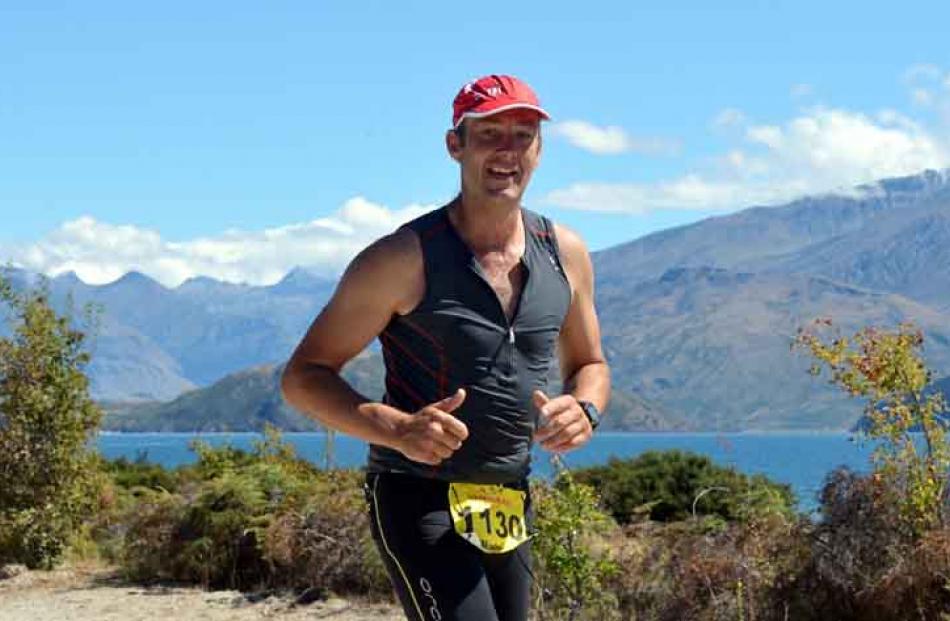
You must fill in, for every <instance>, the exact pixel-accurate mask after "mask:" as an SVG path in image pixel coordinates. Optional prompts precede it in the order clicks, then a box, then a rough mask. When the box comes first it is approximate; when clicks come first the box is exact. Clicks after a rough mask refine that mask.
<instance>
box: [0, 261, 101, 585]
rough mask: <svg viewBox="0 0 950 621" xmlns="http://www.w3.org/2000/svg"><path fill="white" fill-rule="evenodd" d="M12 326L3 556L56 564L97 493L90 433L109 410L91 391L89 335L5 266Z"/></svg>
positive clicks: (1, 466)
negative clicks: (16, 284) (12, 278)
mask: <svg viewBox="0 0 950 621" xmlns="http://www.w3.org/2000/svg"><path fill="white" fill-rule="evenodd" d="M0 300H2V301H3V302H4V303H5V305H6V307H7V308H8V310H9V311H10V315H11V316H10V321H9V323H10V328H11V335H10V336H8V337H2V338H0V562H3V561H15V562H21V563H25V564H26V565H28V566H30V567H49V566H51V565H52V564H54V563H55V562H56V561H57V560H58V559H59V558H60V557H61V556H62V553H63V551H64V550H65V548H66V546H67V544H68V541H69V539H70V537H71V536H72V535H73V533H74V532H75V530H76V528H77V527H78V526H79V523H80V521H81V519H82V518H83V517H84V516H86V515H87V514H88V512H89V510H90V508H91V507H92V506H93V503H94V502H95V501H96V499H97V495H96V494H95V493H94V490H95V489H96V487H97V485H98V478H97V474H96V473H97V469H96V467H95V465H94V461H93V460H94V457H93V454H92V453H91V452H90V451H89V450H88V448H87V443H88V441H89V438H90V434H92V433H93V432H94V431H95V430H96V429H97V428H98V425H99V422H100V420H101V417H102V413H101V411H100V410H99V408H98V407H97V406H96V405H95V403H93V401H92V400H91V399H90V397H89V382H88V380H87V378H86V376H85V374H84V367H85V366H86V364H87V363H88V362H89V355H88V353H86V351H85V350H84V348H83V342H84V335H83V333H82V332H80V331H79V330H77V329H74V328H73V327H72V325H71V323H70V320H69V318H68V317H65V316H62V315H59V314H57V312H56V311H55V310H54V309H53V308H52V306H51V304H50V301H49V295H48V291H47V289H46V288H45V287H42V286H41V287H38V288H35V289H31V290H27V291H16V290H14V288H13V287H12V286H11V284H10V283H9V282H8V281H7V280H6V279H4V278H3V277H2V276H0Z"/></svg>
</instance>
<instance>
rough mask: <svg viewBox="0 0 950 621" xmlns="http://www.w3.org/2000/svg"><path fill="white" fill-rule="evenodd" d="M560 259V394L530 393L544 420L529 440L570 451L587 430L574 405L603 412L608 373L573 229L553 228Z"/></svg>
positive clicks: (586, 266)
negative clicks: (566, 288) (564, 298)
mask: <svg viewBox="0 0 950 621" xmlns="http://www.w3.org/2000/svg"><path fill="white" fill-rule="evenodd" d="M555 230H556V232H557V237H558V244H559V246H560V250H561V261H562V263H563V264H564V270H565V272H567V278H568V281H569V282H570V284H571V306H570V308H569V309H568V312H567V316H566V317H565V319H564V324H563V326H562V327H561V335H560V340H559V343H558V346H559V352H560V357H561V376H562V377H563V378H564V394H563V395H561V396H559V397H555V398H553V399H549V398H548V397H547V396H546V395H544V394H543V393H541V392H540V391H537V392H535V405H537V406H538V408H539V409H540V411H541V415H542V416H543V417H544V418H545V419H546V424H545V425H544V426H542V427H541V428H540V429H539V430H538V433H537V434H536V435H535V439H536V440H537V441H538V442H540V443H541V445H542V446H543V447H544V448H546V449H548V450H551V451H555V452H564V451H569V450H571V449H575V448H577V447H579V446H581V445H583V444H584V443H586V442H587V441H588V440H590V438H591V434H592V432H593V429H592V428H591V425H590V421H589V420H588V419H587V415H586V414H584V411H583V410H582V409H581V407H580V405H579V404H578V401H590V402H591V403H593V404H594V405H595V406H597V409H598V410H600V411H603V410H604V409H605V408H606V407H607V401H608V400H609V398H610V369H609V367H608V366H607V360H606V358H605V357H604V352H603V349H602V347H601V344H600V324H599V323H598V321H597V313H596V311H595V310H594V268H593V265H592V264H591V260H590V253H589V252H588V251H587V248H586V247H585V246H584V242H583V241H582V240H581V239H580V237H578V236H577V235H576V234H575V233H574V232H573V231H570V230H569V229H566V228H564V227H562V226H559V225H558V226H556V229H555Z"/></svg>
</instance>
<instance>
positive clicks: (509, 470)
mask: <svg viewBox="0 0 950 621" xmlns="http://www.w3.org/2000/svg"><path fill="white" fill-rule="evenodd" d="M548 118H549V117H548V114H547V112H545V111H544V109H543V108H542V107H541V105H540V103H539V101H538V99H537V97H536V96H535V94H534V92H533V91H532V90H531V88H530V87H528V85H527V84H525V83H524V82H522V81H520V80H518V79H517V78H514V77H511V76H504V75H491V76H486V77H483V78H480V79H478V80H475V81H473V82H470V83H468V84H466V85H465V86H464V87H463V88H462V90H461V91H459V93H458V95H457V96H456V98H455V101H454V104H453V116H452V128H451V129H450V130H449V131H448V132H447V133H446V137H445V142H446V147H447V149H448V153H449V155H450V156H451V157H452V159H454V160H455V161H456V162H458V164H459V169H460V173H461V175H460V176H461V192H460V193H459V195H458V196H457V197H456V198H455V199H454V200H452V201H451V202H450V203H448V204H447V205H444V206H443V207H441V208H439V209H436V210H434V211H432V212H430V213H428V214H425V215H423V216H421V217H420V218H418V219H416V220H414V221H412V222H410V223H408V224H406V225H404V226H403V227H401V228H400V229H399V230H397V231H396V232H394V233H392V234H391V235H388V236H386V237H384V238H382V239H380V240H378V241H376V242H375V243H373V244H372V245H370V246H369V247H368V248H366V249H365V250H364V251H363V252H361V253H360V254H359V255H358V256H357V257H356V258H355V259H354V260H353V262H352V263H351V264H350V265H349V267H348V268H347V270H346V272H345V274H344V275H343V278H342V279H341V281H340V283H339V285H338V287H337V290H336V292H335V293H334V295H333V297H332V298H331V300H330V301H329V303H328V304H327V306H326V307H325V308H324V309H323V311H322V312H321V313H320V314H319V316H318V317H317V318H316V320H315V321H314V322H313V325H311V326H310V329H309V331H308V332H307V334H306V335H305V336H304V338H303V340H302V341H301V343H300V345H299V346H298V347H297V349H296V351H295V352H294V354H293V356H292V357H291V359H290V362H289V363H288V364H287V368H286V371H285V372H284V376H283V381H282V388H283V391H284V395H285V396H286V398H287V400H288V401H289V402H290V403H291V404H293V405H294V406H295V407H296V408H298V409H300V410H302V411H303V412H306V413H307V414H309V415H311V416H313V417H314V418H316V419H318V420H319V421H320V422H321V423H323V424H324V425H326V426H327V427H329V428H332V429H336V430H339V431H342V432H343V433H347V434H349V435H352V436H356V437H358V438H362V439H363V440H366V441H367V442H369V443H370V453H369V464H368V468H367V485H366V489H367V499H368V501H369V505H370V506H369V509H370V518H371V525H372V531H373V537H374V539H375V541H376V543H377V546H378V548H379V550H380V554H381V555H382V557H383V560H384V562H385V563H386V567H387V569H388V571H389V575H390V578H391V579H392V582H393V586H394V587H395V590H396V592H397V593H398V595H399V598H400V601H401V603H402V606H403V608H404V609H405V612H406V615H407V617H408V618H409V619H413V620H417V619H418V620H420V621H423V620H435V621H439V620H449V619H458V620H463V621H493V620H496V619H497V620H499V621H506V620H512V621H514V620H517V621H523V620H524V619H526V618H527V615H528V608H529V600H530V586H531V570H530V562H531V556H530V540H529V536H528V534H529V532H528V530H529V524H530V520H531V508H530V498H529V496H528V483H527V476H528V473H529V470H530V450H531V446H532V443H533V441H537V442H539V443H540V444H541V446H542V447H544V448H545V449H547V450H549V451H552V452H555V453H562V452H565V451H569V450H572V449H575V448H577V447H579V446H581V445H583V444H584V443H586V442H587V441H588V440H590V438H591V434H592V433H593V429H594V427H596V426H597V424H598V422H599V418H600V415H599V412H600V411H601V410H603V409H604V407H605V406H606V404H607V399H608V395H609V392H610V374H609V369H608V367H607V363H606V361H605V359H604V355H603V352H602V350H601V345H600V329H599V326H598V323H597V316H596V313H595V311H594V302H593V270H592V267H591V261H590V256H589V254H588V252H587V249H586V248H585V246H584V244H583V242H582V241H581V240H580V238H578V236H577V235H575V234H574V233H573V232H571V231H569V230H567V229H566V228H564V227H562V226H560V225H556V224H553V223H552V222H551V221H550V220H548V219H547V218H545V217H542V216H540V215H538V214H536V213H534V212H532V211H529V210H527V209H524V208H522V207H521V197H522V195H523V194H524V191H525V188H527V186H528V182H529V181H530V180H531V175H532V173H533V172H534V169H535V168H536V167H537V165H538V162H539V160H540V156H541V121H542V120H547V119H548ZM374 338H379V340H380V343H381V345H382V349H383V359H384V361H385V365H386V392H385V395H383V397H382V401H381V402H377V401H373V400H371V399H368V398H367V397H365V396H363V395H360V394H358V393H357V392H355V391H354V390H353V389H352V388H351V387H350V386H349V385H348V384H347V383H346V382H345V381H343V380H342V379H341V378H340V375H339V372H340V369H341V368H342V367H343V365H344V364H346V362H347V361H349V360H350V359H351V358H353V357H354V356H356V355H357V354H358V353H359V352H360V351H362V350H363V349H364V348H365V347H366V346H367V345H368V344H369V343H370V342H371V341H372V340H373V339H374ZM556 353H557V356H556V355H555V354H556ZM555 357H559V359H560V369H561V375H562V377H563V380H564V384H563V391H562V393H561V394H559V395H550V396H549V394H548V389H547V381H546V378H547V375H548V371H549V369H550V366H551V364H552V363H553V361H554V358H555Z"/></svg>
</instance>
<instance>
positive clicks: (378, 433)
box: [281, 229, 468, 464]
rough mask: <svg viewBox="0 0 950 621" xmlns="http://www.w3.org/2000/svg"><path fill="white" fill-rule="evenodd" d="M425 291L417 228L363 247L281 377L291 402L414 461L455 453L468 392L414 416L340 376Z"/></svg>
mask: <svg viewBox="0 0 950 621" xmlns="http://www.w3.org/2000/svg"><path fill="white" fill-rule="evenodd" d="M424 289H425V277H424V274H423V270H422V253H421V249H420V248H419V242H418V239H417V238H416V236H415V234H414V233H412V232H411V231H408V230H405V229H402V230H399V231H397V232H396V233H393V234H392V235H389V236H387V237H384V238H382V239H380V240H379V241H377V242H375V243H374V244H372V245H370V246H369V247H368V248H366V249H365V250H364V251H363V252H361V253H360V254H359V255H358V256H357V257H356V258H355V259H354V260H353V262H352V263H351V264H350V266H349V267H348V268H347V270H346V272H345V273H344V275H343V277H342V279H341V280H340V283H339V285H338V286H337V289H336V291H335V292H334V294H333V297H332V298H331V299H330V301H329V302H328V303H327V305H326V307H324V309H323V310H322V311H321V312H320V314H319V315H318V316H317V318H316V319H315V320H314V322H313V324H311V326H310V328H309V330H308V331H307V334H306V335H305V336H304V338H303V340H302V341H301V342H300V344H299V345H298V346H297V349H296V350H295V351H294V353H293V355H292V356H291V358H290V360H289V361H288V363H287V367H286V368H285V370H284V374H283V377H282V378H281V389H282V391H283V393H284V398H285V399H286V400H287V402H288V403H290V404H291V405H293V406H294V407H295V408H297V409H298V410H300V411H302V412H304V413H305V414H307V415H308V416H311V417H313V418H315V419H317V420H319V421H320V422H321V423H323V424H324V425H326V426H327V427H330V428H332V429H336V430H339V431H342V432H343V433H346V434H348V435H352V436H356V437H358V438H361V439H363V440H366V441H368V442H372V443H374V444H380V445H382V446H387V447H390V448H393V449H395V450H398V451H400V452H402V453H403V454H405V455H406V456H407V457H409V458H410V459H413V460H415V461H420V462H423V463H430V464H437V463H439V462H440V461H442V460H443V459H445V458H447V457H449V456H450V455H451V454H452V453H453V452H454V451H455V450H456V449H458V448H459V446H461V441H462V440H464V439H465V438H466V437H467V435H468V430H467V429H466V427H465V425H464V424H463V423H462V422H461V421H459V420H458V419H457V418H455V417H454V416H452V415H451V412H452V411H453V410H455V409H456V408H457V407H458V406H460V405H461V404H462V402H463V401H464V399H465V391H464V390H459V391H458V392H456V393H455V394H454V395H451V396H449V397H447V398H445V399H443V400H442V401H439V402H437V403H433V404H431V405H428V406H426V407H424V408H422V409H421V410H419V412H416V413H415V414H412V413H407V412H402V411H401V410H398V409H396V408H393V407H390V406H387V405H385V404H382V403H378V402H373V401H370V400H369V399H367V398H366V397H364V396H363V395H360V394H359V393H357V392H356V391H355V390H353V388H352V387H350V385H349V384H347V383H346V382H345V381H344V380H343V379H342V378H341V377H340V374H339V373H340V369H342V368H343V365H344V364H346V363H347V362H348V361H349V360H350V359H352V358H353V357H354V356H356V355H357V354H358V353H359V352H361V351H362V350H363V349H364V348H365V347H366V346H367V345H368V344H369V343H370V341H372V340H373V339H374V338H376V336H378V335H379V333H380V332H382V330H383V329H384V328H385V327H386V324H387V323H389V320H390V319H391V318H392V316H393V314H394V313H405V312H408V311H409V310H411V309H412V308H413V307H414V306H415V305H416V303H417V302H418V300H419V299H421V297H422V295H423V292H424Z"/></svg>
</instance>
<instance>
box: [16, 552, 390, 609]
mask: <svg viewBox="0 0 950 621" xmlns="http://www.w3.org/2000/svg"><path fill="white" fill-rule="evenodd" d="M263 618H272V619H278V620H280V621H298V620H302V619H308V620H313V619H332V620H333V621H397V620H402V619H404V617H403V616H402V614H401V612H400V611H398V610H397V609H396V608H395V607H393V606H391V605H386V604H374V603H363V602H354V601H345V600H342V599H330V600H324V601H317V602H313V603H310V604H306V605H295V603H294V598H293V597H290V596H270V597H264V598H253V597H250V598H249V597H247V596H245V595H244V594H242V593H239V592H237V591H203V590H201V589H195V588H182V587H167V586H159V587H143V586H140V585H135V584H128V583H125V582H123V581H121V580H120V579H119V578H118V577H117V576H116V573H115V571H114V570H113V569H111V568H108V567H101V566H72V567H65V568H61V569H55V570H53V571H29V570H26V569H25V568H22V567H17V566H8V567H6V568H2V569H0V619H2V620H3V621H38V620H43V621H48V620H49V621H52V620H56V621H190V620H192V619H197V620H207V621H219V620H220V621H224V620H225V619H227V620H228V621H245V620H249V619H263Z"/></svg>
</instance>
